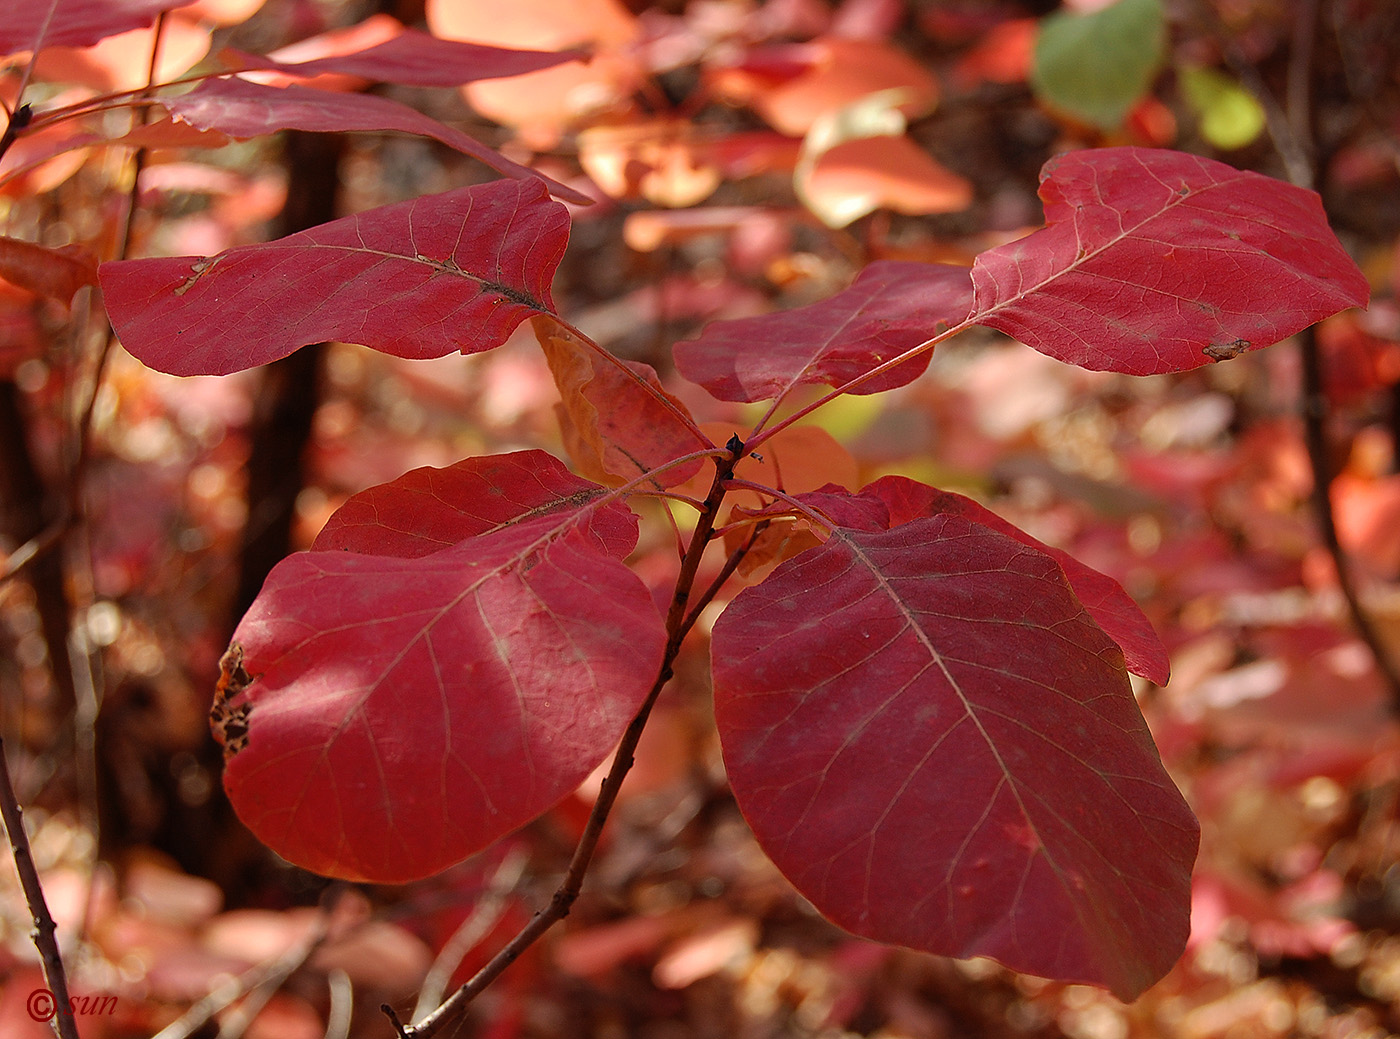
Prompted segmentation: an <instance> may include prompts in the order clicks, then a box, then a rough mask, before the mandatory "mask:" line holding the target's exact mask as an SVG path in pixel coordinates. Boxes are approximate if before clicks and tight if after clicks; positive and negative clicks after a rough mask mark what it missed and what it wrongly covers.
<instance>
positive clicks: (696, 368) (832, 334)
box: [675, 261, 971, 401]
mask: <svg viewBox="0 0 1400 1039" xmlns="http://www.w3.org/2000/svg"><path fill="white" fill-rule="evenodd" d="M969 289H970V285H969V283H968V276H967V271H966V270H964V269H962V268H960V267H942V266H935V265H932V264H925V263H902V262H896V261H882V262H879V263H872V264H871V265H870V266H869V267H867V268H865V270H863V271H861V273H860V276H859V277H858V278H856V280H855V282H854V283H853V284H852V285H851V287H850V288H848V289H847V290H846V291H844V292H839V293H837V294H836V295H835V296H832V297H830V298H829V299H824V300H822V301H821V302H820V303H813V304H812V305H811V306H806V307H799V308H798V309H796V310H789V311H786V312H784V313H781V314H766V315H764V316H762V317H751V318H741V319H739V320H737V321H716V322H714V323H713V324H710V325H708V326H707V327H706V328H705V330H704V332H703V333H701V335H700V338H699V339H695V340H691V341H689V342H684V343H678V344H677V345H676V349H675V357H676V367H677V368H678V369H679V370H680V373H681V374H682V375H684V376H685V377H686V378H687V379H689V380H690V381H691V382H696V383H699V384H700V385H701V386H703V387H705V389H707V390H709V391H710V393H711V394H713V395H714V396H715V397H718V398H719V399H720V400H735V401H757V400H771V399H774V398H778V397H782V396H784V395H785V394H786V393H788V391H790V390H791V389H792V388H793V387H794V386H802V385H807V384H810V383H826V384H827V385H829V386H839V385H841V384H842V383H844V382H848V381H849V380H851V379H854V378H856V377H857V376H860V375H863V374H865V373H866V372H868V371H870V370H871V369H872V368H875V367H876V366H878V365H879V364H881V363H883V362H884V361H887V360H889V359H890V358H891V357H897V356H898V355H899V354H901V353H903V352H904V351H905V350H908V349H910V348H912V347H915V346H918V345H919V344H920V343H922V342H923V341H924V340H926V339H928V338H929V337H930V336H932V335H933V334H934V331H935V328H934V326H936V325H937V324H938V323H939V322H940V321H943V322H947V323H948V324H956V323H958V322H960V321H961V320H962V319H963V318H964V317H966V316H967V312H968V310H969V308H970V306H971V298H970V292H969ZM927 367H928V354H927V353H925V354H921V355H920V356H919V357H916V358H914V359H912V360H910V361H908V362H907V363H905V364H902V365H900V366H899V367H898V368H896V369H894V370H892V371H889V372H886V373H885V374H884V375H881V376H880V377H878V378H875V379H871V380H870V381H869V382H867V383H864V384H863V385H861V386H859V387H857V388H856V389H854V390H852V391H851V392H852V393H858V394H860V393H879V392H882V391H884V390H891V389H894V388H896V387H898V386H903V385H905V384H907V383H910V382H912V381H913V380H915V379H917V378H918V377H919V376H920V375H922V374H923V373H924V370H925V369H926V368H927Z"/></svg>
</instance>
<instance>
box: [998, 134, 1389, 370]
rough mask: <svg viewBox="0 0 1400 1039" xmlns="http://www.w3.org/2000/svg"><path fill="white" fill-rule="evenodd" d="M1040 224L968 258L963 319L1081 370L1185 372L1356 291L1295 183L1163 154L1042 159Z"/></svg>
mask: <svg viewBox="0 0 1400 1039" xmlns="http://www.w3.org/2000/svg"><path fill="white" fill-rule="evenodd" d="M1040 197H1041V198H1042V199H1044V201H1045V219H1046V223H1047V226H1046V227H1045V228H1043V229H1042V230H1040V231H1037V232H1036V233H1034V234H1032V235H1029V236H1028V237H1026V238H1022V239H1021V240H1019V241H1016V242H1012V243H1010V244H1009V245H1003V246H999V247H998V248H996V249H991V250H989V251H988V252H985V253H983V254H982V255H981V256H979V257H978V258H977V262H976V264H975V265H974V266H973V268H972V281H973V285H974V286H975V289H976V304H975V306H974V308H973V314H972V318H971V320H973V321H975V322H976V323H977V324H980V325H986V326H988V327H990V328H995V329H998V330H999V331H1002V332H1005V333H1006V334H1007V335H1009V336H1012V337H1013V338H1015V339H1019V340H1020V341H1021V342H1023V343H1025V344H1026V345H1027V346H1031V347H1034V348H1035V349H1037V350H1039V351H1041V352H1042V353H1046V354H1049V355H1050V356H1051V357H1054V358H1057V359H1059V360H1061V361H1068V362H1069V363H1071V364H1077V365H1079V366H1080V367H1083V368H1092V369H1102V370H1108V371H1116V372H1125V373H1128V374H1130V375H1154V374H1159V373H1161V372H1175V371H1186V370H1189V369H1191V368H1197V367H1199V366H1201V365H1203V364H1206V363H1207V362H1210V361H1219V360H1225V359H1227V358H1230V357H1234V356H1236V355H1237V354H1239V353H1242V352H1243V351H1245V350H1252V349H1257V348H1259V347H1261V346H1268V345H1269V344H1270V343H1276V342H1278V341H1279V340H1280V339H1284V338H1286V337H1288V336H1290V335H1293V334H1294V333H1296V332H1298V331H1301V330H1302V329H1304V328H1306V327H1307V326H1308V325H1311V324H1313V323H1314V322H1316V321H1320V320H1321V319H1322V318H1324V317H1328V316H1329V315H1331V314H1335V313H1337V312H1338V311H1340V310H1343V309H1345V308H1347V307H1352V306H1361V305H1364V304H1365V302H1366V300H1367V298H1368V295H1369V293H1368V289H1367V285H1366V279H1365V278H1364V277H1363V276H1362V274H1361V272H1360V271H1359V270H1358V269H1357V267H1356V264H1355V263H1353V262H1352V260H1351V259H1350V257H1348V256H1347V254H1346V252H1345V251H1344V250H1343V249H1342V247H1341V245H1340V244H1339V243H1338V241H1337V239H1336V237H1335V236H1334V235H1333V234H1332V232H1331V230H1330V229H1329V228H1328V226H1327V220H1326V217H1325V216H1324V214H1323V211H1322V203H1321V202H1320V201H1319V199H1318V197H1317V195H1315V194H1314V193H1313V192H1311V191H1304V190H1302V189H1301V188H1296V187H1292V186H1291V185H1288V184H1284V183H1282V182H1280V181H1276V180H1271V179H1270V178H1268V177H1264V176H1261V175H1259V174H1257V173H1247V172H1241V171H1239V170H1236V169H1233V168H1232V167H1230V166H1226V165H1224V164H1223V163H1219V162H1213V161H1211V160H1210V159H1202V158H1198V157H1196V156H1192V155H1183V154H1181V153H1179V152H1167V151H1153V150H1150V149H1145V148H1105V149H1100V150H1095V151H1082V152H1071V153H1070V154H1068V155H1063V156H1060V157H1059V158H1057V159H1052V160H1050V162H1048V163H1046V165H1045V169H1044V170H1043V171H1042V173H1041V186H1040Z"/></svg>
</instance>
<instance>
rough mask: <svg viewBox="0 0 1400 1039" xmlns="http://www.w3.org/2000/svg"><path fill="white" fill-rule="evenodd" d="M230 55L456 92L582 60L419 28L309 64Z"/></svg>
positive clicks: (577, 54) (298, 72)
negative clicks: (442, 35) (454, 37)
mask: <svg viewBox="0 0 1400 1039" xmlns="http://www.w3.org/2000/svg"><path fill="white" fill-rule="evenodd" d="M231 53H232V54H233V55H234V56H236V58H237V60H238V63H239V65H240V69H269V70H274V71H277V72H284V73H286V74H288V75H292V76H305V77H311V76H317V75H322V74H324V73H338V74H340V75H345V76H357V77H359V78H361V79H367V80H370V81H372V82H375V83H404V84H407V85H409V86H417V87H455V86H460V85H461V84H463V83H471V82H474V81H476V80H479V79H501V78H503V77H508V76H519V75H523V74H524V73H527V72H535V71H538V70H539V69H547V68H552V67H554V66H555V65H562V64H563V63H564V62H566V61H578V60H580V59H581V58H583V57H585V55H584V54H583V52H581V51H531V50H512V49H510V48H507V47H488V46H485V45H484V44H480V43H464V42H458V41H456V40H440V39H438V38H437V37H436V36H432V35H429V34H428V33H425V32H421V31H419V30H417V29H405V30H403V31H402V32H401V33H399V34H398V35H396V36H394V37H393V38H392V39H389V40H386V41H384V42H382V43H378V44H375V45H374V46H372V47H366V48H364V49H363V50H359V51H355V52H354V53H351V54H337V55H334V56H331V57H325V58H315V59H312V60H309V61H301V62H282V61H274V60H273V59H271V58H266V57H262V56H259V55H255V54H244V53H242V52H240V51H233V52H231Z"/></svg>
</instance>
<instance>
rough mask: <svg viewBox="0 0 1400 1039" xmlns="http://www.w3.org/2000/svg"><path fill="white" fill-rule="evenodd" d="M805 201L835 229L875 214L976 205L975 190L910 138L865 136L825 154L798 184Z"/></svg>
mask: <svg viewBox="0 0 1400 1039" xmlns="http://www.w3.org/2000/svg"><path fill="white" fill-rule="evenodd" d="M799 190H800V192H801V195H802V197H803V201H805V202H806V203H807V205H808V206H809V207H810V208H811V209H812V211H813V212H814V213H816V214H817V215H818V216H819V217H821V218H822V220H823V221H825V222H826V223H827V224H828V225H830V226H832V227H844V226H845V225H846V224H849V223H851V222H852V221H853V220H857V219H859V218H860V217H862V216H865V215H866V214H868V213H872V212H874V211H875V210H877V209H882V208H885V209H893V210H894V211H895V212H897V213H908V214H923V213H952V212H957V211H958V210H962V209H966V208H967V207H968V206H969V205H971V204H972V185H971V184H969V183H968V182H967V181H966V180H965V179H963V178H962V177H960V176H958V175H957V174H956V173H954V172H952V171H951V170H949V169H947V168H946V167H944V166H941V165H939V164H938V163H937V162H935V161H934V160H933V159H932V158H931V157H930V156H929V155H928V153H927V152H925V151H924V150H923V149H922V148H920V147H919V146H918V145H917V144H915V143H914V142H913V141H911V140H910V139H909V138H908V137H902V136H901V137H887V136H882V137H863V138H860V139H858V140H854V141H844V142H842V143H841V144H838V145H836V146H835V147H833V148H831V149H830V150H828V151H826V152H824V153H823V154H822V155H821V157H820V158H818V159H817V161H816V163H815V164H814V166H813V168H812V169H811V172H810V173H809V174H808V175H807V176H806V177H805V178H801V179H800V180H799Z"/></svg>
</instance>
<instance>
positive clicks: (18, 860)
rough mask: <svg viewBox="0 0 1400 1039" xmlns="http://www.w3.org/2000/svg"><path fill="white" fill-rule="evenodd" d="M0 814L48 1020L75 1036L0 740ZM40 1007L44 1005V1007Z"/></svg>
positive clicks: (62, 1037)
mask: <svg viewBox="0 0 1400 1039" xmlns="http://www.w3.org/2000/svg"><path fill="white" fill-rule="evenodd" d="M0 815H2V816H3V818H4V820H5V832H6V833H8V834H9V835H10V849H11V851H12V852H13V853H14V859H15V871H16V872H17V873H18V874H19V882H20V887H22V888H23V889H24V898H25V901H26V902H27V903H28V904H29V914H30V916H32V917H33V919H34V931H33V938H34V945H35V947H36V948H37V949H38V950H39V959H40V960H41V962H42V963H43V966H44V983H45V984H46V985H48V987H49V992H50V993H51V994H52V996H53V1007H52V1009H53V1011H54V1014H53V1017H51V1018H50V1023H51V1024H52V1025H53V1029H54V1032H55V1033H56V1034H57V1035H58V1036H59V1039H78V1028H77V1023H76V1021H75V1019H74V1017H73V1015H72V1014H71V1013H69V1012H68V1009H69V1007H70V1005H71V1004H70V1003H69V1001H68V976H67V975H66V974H65V973H64V971H63V957H62V956H61V955H60V954H59V951H58V942H57V940H56V939H55V938H54V932H55V931H56V930H57V929H58V925H57V924H55V923H54V920H53V916H52V915H51V914H50V913H49V906H48V903H47V902H46V901H45V900H44V889H43V887H42V886H41V885H40V883H39V871H38V870H37V869H35V867H34V856H33V855H32V854H31V853H30V851H29V835H28V834H26V833H25V832H24V812H23V810H22V809H21V808H20V806H19V800H18V798H16V797H15V788H14V785H13V784H12V783H11V782H10V768H9V765H8V764H6V762H5V745H4V741H3V740H0ZM41 1009H48V1008H47V1007H44V1008H41Z"/></svg>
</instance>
